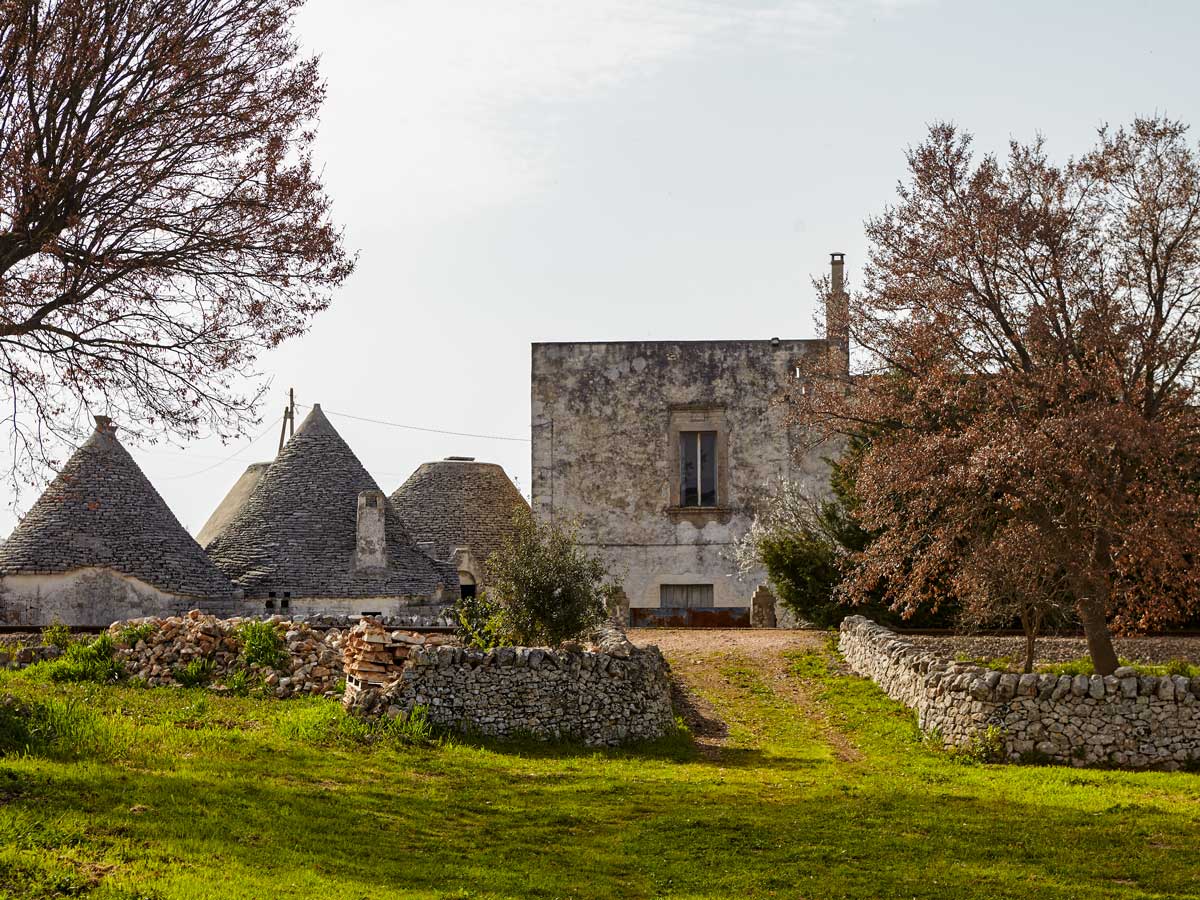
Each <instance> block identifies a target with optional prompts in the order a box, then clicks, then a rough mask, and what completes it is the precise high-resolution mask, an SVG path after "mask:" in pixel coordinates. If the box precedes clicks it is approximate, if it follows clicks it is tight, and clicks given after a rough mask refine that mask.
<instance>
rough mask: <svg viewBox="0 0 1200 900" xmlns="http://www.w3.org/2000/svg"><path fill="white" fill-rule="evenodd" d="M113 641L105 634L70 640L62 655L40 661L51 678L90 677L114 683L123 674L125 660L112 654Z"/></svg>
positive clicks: (76, 679) (75, 678)
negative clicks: (79, 641) (71, 641)
mask: <svg viewBox="0 0 1200 900" xmlns="http://www.w3.org/2000/svg"><path fill="white" fill-rule="evenodd" d="M115 650H116V645H115V644H114V643H113V639H112V638H111V637H109V636H108V635H107V634H102V635H100V636H99V637H98V638H96V639H95V640H93V641H91V642H90V643H86V644H84V643H73V644H71V645H70V646H68V647H67V649H66V650H65V651H64V653H63V655H62V656H60V657H59V658H58V659H55V660H51V661H50V662H46V663H41V665H42V666H44V667H45V668H44V670H43V671H45V673H46V674H47V675H48V676H49V678H50V680H51V681H92V682H95V683H96V684H115V683H116V682H118V681H120V680H121V679H122V678H124V677H125V666H124V664H123V663H122V662H121V661H120V660H118V659H115V658H114V657H113V653H114V651H115Z"/></svg>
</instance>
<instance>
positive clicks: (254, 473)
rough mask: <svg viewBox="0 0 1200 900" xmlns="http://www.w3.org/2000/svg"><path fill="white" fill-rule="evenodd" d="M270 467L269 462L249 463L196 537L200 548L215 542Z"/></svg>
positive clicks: (235, 516)
mask: <svg viewBox="0 0 1200 900" xmlns="http://www.w3.org/2000/svg"><path fill="white" fill-rule="evenodd" d="M270 465H271V464H270V463H269V462H257V463H250V465H249V466H247V467H246V471H245V472H243V473H242V477H241V478H239V479H238V480H237V481H236V482H234V485H233V487H231V488H230V489H229V493H228V494H226V495H225V499H224V500H222V501H221V503H220V504H219V505H218V506H217V508H216V509H214V510H213V514H212V515H211V516H209V517H208V521H207V522H205V523H204V527H203V528H201V529H200V532H199V534H197V535H196V540H197V541H198V542H199V544H200V546H201V547H207V546H208V545H209V544H211V543H212V542H213V541H214V540H216V539H217V537H218V535H220V534H221V532H222V531H224V530H225V529H226V528H228V527H229V523H230V522H232V521H233V520H234V519H236V518H237V514H238V513H240V512H241V511H242V507H243V506H245V505H246V501H247V500H249V499H250V495H251V494H253V493H254V489H255V488H256V487H258V483H259V482H260V481H262V477H263V475H264V474H266V471H267V469H268V467H270Z"/></svg>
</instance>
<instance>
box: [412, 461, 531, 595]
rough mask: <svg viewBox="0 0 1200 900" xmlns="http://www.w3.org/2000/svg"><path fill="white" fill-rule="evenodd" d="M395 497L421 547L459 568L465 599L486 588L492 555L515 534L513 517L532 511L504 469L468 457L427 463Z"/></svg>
mask: <svg viewBox="0 0 1200 900" xmlns="http://www.w3.org/2000/svg"><path fill="white" fill-rule="evenodd" d="M391 499H392V504H393V505H394V506H395V507H396V510H397V511H398V512H399V513H400V519H401V520H402V521H403V522H404V525H405V527H406V528H407V529H408V531H409V533H410V534H411V535H412V536H413V539H414V540H416V541H417V543H418V545H419V546H420V547H421V549H423V550H424V551H425V552H426V553H428V554H429V555H430V556H432V557H434V558H435V559H439V560H444V561H446V562H449V563H451V564H453V565H454V566H455V568H456V569H457V570H458V579H459V583H460V584H461V592H462V594H463V595H464V596H473V595H474V594H475V592H476V590H478V589H479V588H480V587H481V586H482V585H483V582H484V574H485V565H486V563H487V559H488V557H489V556H491V555H492V553H493V552H494V551H495V550H496V549H498V548H499V547H500V545H501V543H503V541H504V539H505V537H506V536H507V535H509V534H510V533H511V532H512V527H513V513H514V512H516V511H517V510H518V509H525V510H528V509H529V504H528V503H526V502H525V498H524V497H522V496H521V492H520V491H519V490H517V486H516V485H515V484H513V483H512V482H511V481H510V480H509V478H508V475H506V474H505V473H504V469H502V468H501V467H500V466H498V465H496V464H495V463H481V462H476V461H475V460H474V458H472V457H468V456H451V457H449V458H448V459H444V460H442V461H441V462H428V463H425V464H423V465H422V466H421V467H420V468H419V469H417V471H415V472H413V474H412V475H410V476H409V478H408V480H407V481H406V482H404V484H402V485H400V487H398V488H397V489H396V492H395V493H394V494H392V498H391Z"/></svg>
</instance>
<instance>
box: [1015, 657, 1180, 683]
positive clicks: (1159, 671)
mask: <svg viewBox="0 0 1200 900" xmlns="http://www.w3.org/2000/svg"><path fill="white" fill-rule="evenodd" d="M1119 662H1120V663H1121V665H1122V666H1129V667H1130V668H1132V669H1133V670H1134V671H1136V672H1137V674H1139V675H1159V676H1162V675H1182V676H1184V677H1185V678H1195V677H1196V676H1197V675H1200V666H1197V665H1193V664H1192V663H1190V662H1188V661H1187V660H1186V659H1173V660H1171V661H1170V662H1168V663H1165V664H1163V665H1153V664H1151V663H1139V662H1134V661H1133V660H1130V659H1125V658H1124V657H1122V658H1121V659H1120V660H1119ZM1038 671H1039V672H1048V673H1049V674H1051V675H1093V674H1095V672H1096V668H1095V666H1093V665H1092V660H1091V657H1088V656H1081V657H1080V658H1079V659H1072V660H1069V661H1067V662H1064V663H1051V664H1048V665H1044V666H1038Z"/></svg>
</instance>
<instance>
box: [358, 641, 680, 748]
mask: <svg viewBox="0 0 1200 900" xmlns="http://www.w3.org/2000/svg"><path fill="white" fill-rule="evenodd" d="M345 650H346V655H345V660H344V668H345V671H346V673H347V676H346V693H345V696H344V699H343V703H344V704H345V706H346V708H347V709H349V710H352V711H354V712H356V713H358V714H360V715H364V716H367V717H377V716H382V715H387V716H392V717H394V716H398V715H405V714H407V713H409V712H411V711H412V710H413V709H414V708H416V707H418V706H421V707H424V708H425V709H426V710H427V711H428V715H429V719H430V721H431V722H432V723H434V724H435V725H439V726H441V727H444V728H449V729H453V730H457V731H464V732H471V733H477V734H483V735H488V736H492V737H500V738H506V737H515V736H518V735H531V736H533V737H536V738H539V739H542V740H563V739H571V740H578V741H582V742H583V743H585V744H588V745H591V746H604V745H609V746H613V745H618V744H623V743H628V742H631V741H638V740H652V739H654V738H658V737H661V736H662V735H664V734H666V733H667V732H668V731H669V730H670V729H671V728H672V727H673V726H674V721H675V719H674V713H673V711H672V708H671V689H670V682H669V679H668V667H667V663H666V660H664V659H663V657H662V654H661V653H660V652H659V651H658V648H657V647H647V648H638V647H635V646H634V645H633V644H632V643H630V642H629V641H628V640H627V639H626V637H625V635H624V633H623V632H622V631H621V630H620V629H619V628H617V627H616V626H615V625H613V626H605V627H604V628H603V629H602V631H601V632H599V633H598V634H597V635H596V636H595V638H594V639H593V643H592V645H591V646H590V647H589V648H588V649H584V648H583V647H579V646H566V647H563V648H559V649H557V650H554V649H549V648H544V647H500V648H498V649H495V650H489V651H481V650H469V649H464V648H461V647H452V646H444V645H438V643H437V642H434V641H431V640H429V638H428V637H427V636H421V635H410V634H405V633H403V632H394V633H391V634H389V633H387V631H386V630H385V629H384V628H383V626H382V625H380V624H378V623H375V622H372V621H370V620H364V621H363V622H362V623H361V624H360V625H359V626H357V627H356V628H355V629H354V630H353V631H351V633H350V634H349V635H348V636H347V638H346V641H345Z"/></svg>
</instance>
